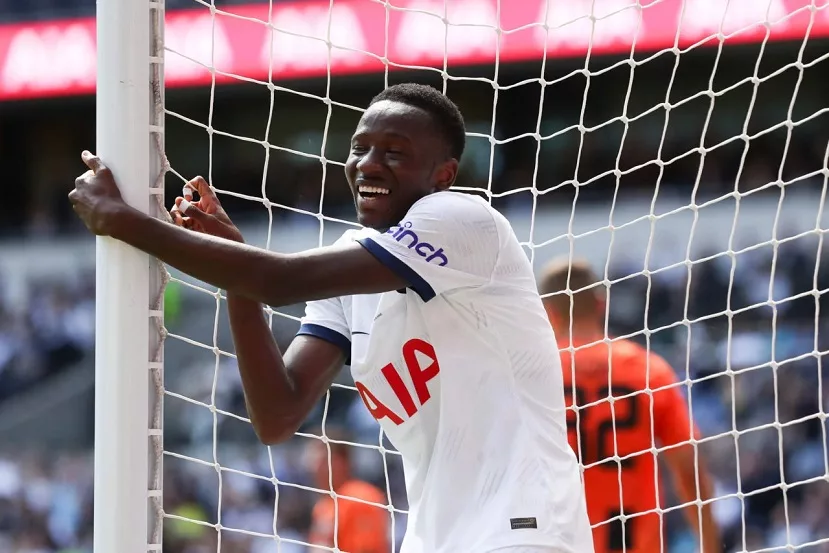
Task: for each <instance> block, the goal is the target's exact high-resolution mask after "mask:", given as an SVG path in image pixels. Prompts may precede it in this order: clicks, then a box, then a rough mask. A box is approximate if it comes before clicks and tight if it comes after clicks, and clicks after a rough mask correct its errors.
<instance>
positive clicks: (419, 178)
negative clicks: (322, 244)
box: [345, 83, 466, 229]
mask: <svg viewBox="0 0 829 553" xmlns="http://www.w3.org/2000/svg"><path fill="white" fill-rule="evenodd" d="M465 145H466V130H465V127H464V122H463V116H462V115H461V112H460V110H458V107H457V106H456V105H455V104H454V103H453V102H452V101H451V100H449V98H447V97H446V96H445V95H443V94H441V93H440V92H439V91H438V90H436V89H435V88H432V87H431V86H426V85H419V84H411V83H407V84H399V85H395V86H391V87H389V88H387V89H385V90H384V91H383V92H381V93H380V94H378V95H377V96H375V97H374V99H372V101H371V103H370V104H369V107H368V109H367V110H366V111H365V113H364V114H363V116H362V117H361V118H360V122H359V123H358V125H357V129H356V130H355V131H354V136H353V137H352V139H351V153H350V154H349V156H348V160H347V161H346V164H345V176H346V178H347V179H348V184H349V186H350V187H351V192H352V194H354V203H355V206H356V207H357V218H358V220H359V221H360V224H362V225H365V226H367V227H372V228H376V229H384V228H388V227H391V226H394V225H395V224H397V223H399V222H400V221H401V219H403V216H404V215H406V212H407V211H408V210H409V208H410V207H411V206H412V204H414V203H415V202H416V201H417V200H419V199H420V198H422V197H424V196H426V195H428V194H431V193H432V192H438V191H441V190H446V189H447V188H449V187H450V186H452V184H453V183H454V182H455V178H456V177H457V174H458V162H459V161H460V158H461V155H462V154H463V150H464V146H465Z"/></svg>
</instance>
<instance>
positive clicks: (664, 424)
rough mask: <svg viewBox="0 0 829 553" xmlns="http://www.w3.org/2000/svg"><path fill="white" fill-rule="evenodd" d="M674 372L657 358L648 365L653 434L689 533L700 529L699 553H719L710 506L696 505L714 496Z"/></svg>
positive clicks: (719, 546)
mask: <svg viewBox="0 0 829 553" xmlns="http://www.w3.org/2000/svg"><path fill="white" fill-rule="evenodd" d="M676 384H677V380H676V377H675V375H674V372H673V369H671V367H670V366H669V365H668V364H667V362H665V361H664V360H661V359H660V358H658V357H656V356H654V357H652V361H651V383H650V388H651V389H654V390H656V391H654V393H653V403H654V405H653V407H654V433H655V434H656V437H657V438H658V439H659V441H660V445H661V446H662V447H668V449H666V450H665V451H663V452H662V454H661V455H662V457H663V458H664V459H665V461H666V462H667V464H668V469H669V470H670V472H671V476H672V477H673V481H674V488H675V490H676V493H677V496H678V498H679V500H680V501H681V502H682V503H683V504H686V505H689V506H687V507H686V508H684V509H683V512H684V514H685V516H686V518H687V520H688V523H689V526H690V529H691V531H692V532H693V533H694V534H696V535H697V536H698V538H699V537H700V536H699V535H698V533H699V531H700V529H701V530H702V536H701V539H700V543H699V545H700V551H701V553H719V552H720V551H721V550H722V540H721V538H720V531H719V528H718V526H717V522H716V520H715V518H714V514H713V509H712V505H711V503H707V504H705V505H703V506H702V508H699V507H697V505H696V504H697V502H698V501H703V502H705V501H708V500H710V499H711V498H712V497H713V496H714V487H713V482H712V479H711V477H710V476H709V474H708V471H707V470H706V467H705V463H704V461H703V458H702V456H701V455H700V454H699V452H695V448H694V446H693V445H692V444H691V443H690V440H691V439H693V438H694V437H695V435H696V432H695V430H694V426H693V421H692V420H691V417H690V414H689V413H688V408H687V400H686V399H685V398H684V397H683V395H682V394H681V393H680V391H679V387H678V386H677V385H676Z"/></svg>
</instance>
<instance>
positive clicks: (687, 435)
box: [650, 355, 696, 446]
mask: <svg viewBox="0 0 829 553" xmlns="http://www.w3.org/2000/svg"><path fill="white" fill-rule="evenodd" d="M650 388H651V389H652V390H653V416H654V421H653V422H654V434H655V437H656V439H657V440H659V442H660V445H661V446H674V445H679V444H682V443H686V442H688V441H690V440H691V439H693V438H694V437H696V429H695V428H693V426H692V424H693V422H692V421H691V417H690V414H689V413H688V401H687V400H686V399H685V396H683V395H682V392H681V391H680V386H679V385H678V381H677V378H676V375H675V374H674V370H673V369H672V368H671V366H670V365H669V364H668V362H667V361H665V360H664V359H662V358H661V357H658V356H655V355H652V356H651V378H650Z"/></svg>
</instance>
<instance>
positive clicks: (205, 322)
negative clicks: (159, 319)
mask: <svg viewBox="0 0 829 553" xmlns="http://www.w3.org/2000/svg"><path fill="white" fill-rule="evenodd" d="M549 4H550V5H549V6H547V1H546V0H521V1H518V0H510V1H506V0H501V1H500V2H498V3H496V1H495V0H447V1H446V5H445V6H444V2H443V0H440V1H429V0H423V1H414V0H394V1H392V2H390V3H389V4H388V5H384V4H383V3H382V2H374V1H369V0H333V1H332V2H328V1H323V2H321V1H307V2H306V1H304V0H291V1H285V2H282V1H276V0H275V1H274V2H272V4H268V3H255V0H244V1H242V0H233V1H224V2H218V1H217V2H216V3H215V13H214V12H213V11H212V10H211V6H210V3H209V2H208V3H207V4H205V3H204V2H196V1H195V0H166V6H167V10H168V12H167V30H166V45H167V47H168V52H167V54H166V56H167V57H166V64H167V72H166V80H167V87H168V88H167V94H166V108H167V110H168V113H167V115H166V150H167V156H168V158H169V160H170V163H171V165H172V167H173V169H174V170H175V171H176V172H177V173H178V174H180V175H183V176H185V177H188V178H189V177H192V176H195V175H197V174H201V175H204V176H205V177H208V178H209V179H210V181H211V183H212V184H213V185H214V186H215V187H216V188H217V189H219V190H220V191H222V192H223V194H222V196H221V197H222V200H223V202H224V203H225V206H226V208H227V210H228V211H229V213H230V215H231V216H232V217H233V218H234V220H235V221H236V222H237V223H238V224H239V226H240V227H241V228H242V230H243V232H244V233H245V236H246V238H247V240H248V242H250V243H252V244H255V245H259V246H268V247H270V248H271V249H274V250H279V251H297V250H300V249H304V248H308V247H313V246H316V245H317V244H319V243H324V244H328V243H331V242H333V240H334V239H336V238H337V237H338V236H339V234H341V233H342V232H343V230H345V229H346V228H348V226H349V222H353V221H354V220H355V216H354V212H353V205H352V203H351V199H350V195H349V192H348V190H347V188H346V186H345V180H344V177H343V175H342V167H341V165H342V162H343V161H344V160H345V158H346V155H347V151H348V138H349V134H350V132H351V130H352V129H353V128H354V125H355V124H356V122H357V120H358V119H359V116H360V111H359V109H361V108H364V107H365V106H366V105H367V104H368V101H369V100H370V98H371V97H372V96H373V95H374V94H376V93H377V92H379V91H380V90H382V88H383V87H384V86H385V85H386V84H393V83H397V82H402V81H409V80H414V81H418V82H424V83H429V84H433V85H434V86H436V87H438V88H440V89H441V90H444V87H445V91H446V92H447V94H448V95H449V96H450V97H451V98H452V99H453V100H454V101H455V102H457V103H458V105H459V106H460V107H461V109H462V111H463V113H464V115H465V117H466V120H467V127H468V131H469V139H468V150H467V153H466V154H465V159H464V160H463V164H462V168H463V174H462V177H461V179H460V182H459V183H458V185H459V186H463V187H470V188H475V189H477V193H480V194H483V195H484V197H487V198H490V199H491V201H492V203H493V205H494V206H496V207H497V208H498V209H499V210H501V211H502V212H503V213H505V214H506V215H507V217H508V218H509V219H510V221H511V222H512V223H513V225H514V228H515V230H516V233H517V235H518V237H519V239H520V240H521V241H522V243H524V244H525V245H526V251H527V254H528V255H530V256H532V258H533V261H534V264H535V266H536V268H537V269H540V268H541V266H542V265H543V264H544V263H545V262H546V261H547V260H549V259H550V258H552V257H553V256H555V255H559V254H562V253H568V252H570V251H572V252H573V253H574V255H576V256H580V257H585V258H587V259H588V260H590V261H591V262H592V263H593V264H594V266H595V268H596V270H597V272H598V273H599V274H600V275H602V277H603V278H607V279H608V281H609V282H610V283H611V286H610V320H609V326H610V329H611V331H612V334H614V335H617V336H621V335H625V336H631V337H632V338H633V339H635V340H637V341H639V342H641V343H643V344H648V345H649V347H650V348H652V349H653V350H654V351H656V352H658V353H660V354H661V355H663V356H664V357H665V358H666V359H668V360H669V361H670V362H671V363H672V364H673V366H674V368H675V369H676V371H677V373H678V376H679V378H680V379H688V382H690V385H689V386H688V387H687V388H686V389H685V391H686V393H688V394H689V395H690V398H691V405H692V408H693V415H694V417H695V419H696V420H697V422H698V424H699V426H700V428H701V431H702V433H703V435H704V436H706V437H710V438H711V439H710V440H707V441H706V442H705V444H704V445H703V446H702V447H701V449H702V451H703V452H704V454H705V455H707V456H708V457H709V458H710V462H709V467H710V469H711V470H712V472H713V474H714V477H715V480H716V486H717V495H718V496H720V497H722V499H720V500H719V501H717V502H716V503H715V509H716V516H717V519H718V521H719V523H720V525H721V527H722V528H723V534H724V538H725V540H726V551H741V550H758V549H764V548H779V547H785V546H786V545H790V546H795V547H797V546H800V545H802V544H809V543H812V542H819V543H816V544H813V545H811V546H809V547H806V548H805V550H808V551H815V552H818V551H821V552H827V551H829V542H827V541H826V540H827V539H829V467H828V466H827V455H828V454H829V452H828V451H827V435H826V434H827V423H826V412H827V403H828V402H829V386H827V384H829V381H827V379H826V377H827V370H826V369H825V368H824V366H823V364H822V361H823V356H824V353H825V352H826V350H827V347H829V334H827V332H826V330H827V323H829V318H827V315H828V314H829V304H827V299H826V298H827V296H825V295H824V294H825V292H826V291H827V289H829V265H827V263H828V262H829V257H827V255H829V254H827V252H826V247H825V245H824V243H823V242H824V240H823V238H824V233H825V229H827V216H826V215H824V213H823V207H824V203H825V202H824V194H825V193H826V186H827V175H829V173H828V172H827V161H826V159H827V140H828V139H829V116H827V110H829V80H827V78H826V75H827V73H829V62H827V58H829V39H827V37H829V7H827V2H826V0H812V1H811V2H810V1H809V0H776V1H771V2H770V1H769V0H744V1H737V0H731V1H730V2H728V1H726V0H707V1H704V0H685V1H684V2H683V1H681V0H661V1H660V0H654V1H652V2H645V1H640V2H634V1H633V0H595V6H594V8H593V10H594V11H593V14H594V16H595V17H594V19H591V18H589V17H587V15H588V14H590V13H591V5H593V1H592V0H568V1H567V2H558V1H556V0H549ZM399 8H408V9H407V10H401V9H399ZM409 9H416V10H422V11H409ZM427 12H428V13H427ZM269 14H271V15H270V19H271V22H272V27H269V26H268V25H267V24H266V21H267V20H268V17H269ZM435 14H437V15H435ZM94 15H95V6H94V4H93V3H92V2H91V1H87V0H83V1H75V0H0V159H1V160H2V167H3V172H2V175H3V182H2V185H0V187H2V188H1V189H2V192H3V202H2V203H0V551H3V552H6V551H8V552H11V553H56V552H60V553H70V552H71V553H88V552H91V551H92V545H91V544H92V532H93V528H92V492H93V489H92V475H93V464H92V447H93V439H92V438H93V428H94V425H93V422H94V421H93V419H94V417H93V413H94V405H93V390H94V379H93V364H94V345H95V343H94V342H95V340H94V338H95V336H94V331H95V328H94V325H95V316H94V313H95V265H94V240H93V239H92V238H91V237H90V236H88V235H87V234H86V233H85V232H84V231H83V228H82V227H81V225H80V223H79V222H78V221H77V220H76V219H75V217H74V215H73V213H72V211H71V209H70V208H69V205H68V202H67V200H66V194H67V192H68V190H69V189H70V187H71V185H72V182H73V180H74V178H75V176H76V175H78V174H79V173H81V172H82V171H83V170H84V169H85V168H84V167H83V165H82V163H81V162H80V158H79V154H80V151H81V150H82V149H84V148H89V149H94V148H95V97H94V89H95V79H96V69H95V50H96V46H95V20H94ZM444 17H445V19H446V21H448V24H449V25H448V27H447V26H446V24H445V23H444V22H443V20H442V18H444ZM329 20H330V31H329ZM545 21H546V25H547V26H546V28H545V26H543V25H542V24H543V23H545ZM764 22H766V24H763V23H764ZM459 25H460V26H459ZM470 25H473V26H470ZM272 29H276V30H275V31H272ZM447 29H448V31H447ZM329 32H330V39H331V42H332V43H333V45H334V47H333V48H332V49H331V50H330V52H329V49H328V47H327V46H326V44H325V42H324V40H321V39H324V38H325V37H326V34H327V33H329ZM306 37H316V38H306ZM496 46H497V48H496ZM444 52H445V53H446V56H445V58H444ZM209 68H214V69H215V70H214V71H212V72H211V70H210V69H209ZM329 68H330V74H329ZM428 68H432V69H428ZM435 68H436V69H435ZM269 73H270V74H271V75H272V81H271V83H272V84H271V85H269V84H268V79H269ZM328 100H330V101H328ZM180 189H181V181H180V180H179V179H178V177H176V176H174V175H172V174H171V175H169V176H168V179H167V192H168V193H167V198H166V200H167V203H168V205H170V203H171V202H172V199H173V197H174V196H175V194H176V193H177V192H178V191H179V190H180ZM173 276H175V277H176V278H177V279H181V280H180V281H179V280H174V281H172V282H171V283H170V284H169V285H168V287H167V291H166V295H165V321H166V326H167V328H168V330H169V333H170V336H169V338H168V339H167V342H166V379H167V380H166V383H165V387H166V390H167V391H168V392H170V395H168V397H167V398H166V400H165V421H164V427H165V428H164V433H165V434H164V445H165V450H166V451H167V455H165V459H164V464H165V478H164V508H165V511H166V512H167V513H170V514H174V515H178V516H180V517H182V519H189V520H191V521H202V522H204V523H207V524H197V523H195V522H187V521H186V520H182V519H175V520H168V521H167V522H166V523H165V532H164V553H202V552H208V551H209V552H216V551H217V543H218V540H219V538H220V537H221V547H220V553H265V552H275V551H277V549H276V544H277V541H276V540H274V539H273V538H268V537H266V536H267V535H271V534H273V525H274V517H276V527H277V531H278V532H277V533H278V535H279V536H280V538H287V539H288V540H289V541H283V542H281V543H280V544H279V545H280V547H281V549H279V551H281V552H282V553H299V552H304V551H306V548H305V546H304V545H300V544H299V543H295V542H294V541H291V540H296V542H303V541H305V540H306V538H307V534H308V531H309V525H310V522H311V515H310V513H311V509H312V507H313V505H314V503H315V502H316V501H317V500H318V499H319V498H320V497H321V495H320V493H319V492H318V491H313V490H312V489H309V488H313V487H314V486H315V484H314V482H313V475H312V474H311V471H310V469H309V464H308V456H307V445H308V442H309V439H308V438H301V437H297V438H295V439H293V440H292V441H291V442H289V443H287V444H285V445H283V446H279V447H275V448H271V450H270V452H269V451H268V449H267V448H265V447H263V446H261V445H259V444H258V443H257V442H256V439H255V436H254V434H253V432H252V429H251V427H250V425H249V424H248V423H246V422H244V421H243V420H240V419H239V418H236V417H233V416H231V415H229V414H223V413H224V412H226V413H230V414H235V415H238V416H240V417H244V416H245V407H244V401H243V396H242V390H241V384H240V381H239V378H238V373H237V371H236V367H235V364H234V360H233V358H232V357H230V356H228V355H227V353H230V352H232V351H233V346H232V342H231V340H230V334H229V329H228V326H227V320H226V310H225V308H224V307H225V306H224V304H223V303H222V304H221V305H220V306H219V308H218V316H216V315H217V303H216V299H215V297H214V296H213V295H212V292H213V290H207V289H201V288H205V287H204V286H203V285H202V284H200V283H197V282H195V281H192V280H190V279H188V278H186V277H183V276H182V275H180V274H177V273H173ZM284 313H285V314H286V315H287V316H280V315H278V314H277V315H275V316H274V318H273V329H274V332H275V335H276V336H277V338H278V341H279V343H280V345H281V346H283V347H284V346H286V345H287V344H288V343H289V342H290V340H291V337H292V336H293V333H294V332H295V331H296V329H297V328H298V323H297V320H296V317H297V316H299V315H301V313H302V306H294V307H292V308H291V309H288V310H285V312H284ZM214 347H215V348H216V349H214ZM217 350H218V351H219V352H220V353H219V354H218V355H217V354H216V353H215V352H216V351H217ZM112 370H118V367H112ZM338 383H339V384H340V385H341V387H337V388H334V389H333V390H332V392H331V394H330V396H329V397H327V398H326V400H325V401H324V402H322V403H321V404H320V405H319V407H318V408H317V409H316V410H315V411H314V413H313V415H312V417H311V418H310V419H309V420H308V421H307V425H306V426H305V427H304V429H305V430H308V431H311V430H313V429H315V428H317V427H318V426H319V424H320V423H321V421H322V418H323V415H324V416H325V419H326V423H327V424H331V425H345V426H347V427H348V428H349V429H350V430H351V432H352V433H353V435H354V439H355V440H356V441H359V442H360V443H362V444H367V445H372V444H373V445H375V446H377V445H378V444H379V441H378V440H379V439H380V438H379V436H380V432H379V427H378V425H377V423H376V422H375V421H374V420H373V419H372V418H371V417H370V416H369V415H368V412H367V411H366V410H365V408H364V406H363V405H362V403H361V402H360V401H359V399H358V396H357V394H356V393H355V392H354V391H353V390H352V389H351V388H350V385H351V384H352V382H351V379H350V376H349V374H348V371H347V369H346V370H344V371H343V373H342V374H341V375H340V377H339V379H338ZM214 387H215V390H214ZM187 399H189V400H192V401H187ZM206 405H213V406H215V407H216V408H218V409H219V410H220V411H221V412H220V413H219V415H218V416H217V417H216V418H215V419H214V417H213V415H212V413H211V412H210V410H209V409H208V408H207V407H206ZM386 446H387V447H388V444H387V443H386ZM214 455H215V457H214ZM384 457H385V459H384ZM197 460H202V461H204V462H203V463H199V462H197ZM352 461H353V470H354V474H355V475H356V477H357V478H360V479H363V480H365V481H368V482H370V483H373V484H375V485H377V486H378V487H379V488H380V489H381V490H383V491H385V493H386V495H387V499H388V500H389V501H390V502H391V504H392V505H393V507H394V508H395V510H396V511H397V512H396V514H395V515H394V516H395V535H394V541H395V542H397V544H398V545H399V542H400V540H401V539H402V535H403V529H404V528H405V514H404V513H402V512H399V511H405V508H406V499H405V490H404V487H403V482H402V474H401V466H400V463H399V458H398V457H397V456H396V455H395V454H393V453H387V454H385V455H383V454H382V453H380V451H379V450H378V449H375V448H356V447H355V448H354V455H353V458H352ZM214 462H215V463H218V465H219V466H221V467H222V468H223V469H230V470H223V471H219V472H217V470H216V469H215V468H214V466H213V463H214ZM256 475H258V476H260V477H264V478H255V476H256ZM272 475H275V476H276V477H277V478H278V479H279V481H280V484H279V485H278V487H277V489H278V492H279V494H278V495H279V500H278V502H275V496H276V491H277V490H276V489H275V486H274V484H272V482H271V481H270V480H268V479H269V478H270V477H271V476H272ZM139 476H140V475H139ZM220 479H221V483H222V486H221V493H220V491H219V489H220V488H219V480H220ZM671 501H673V499H671V496H670V495H669V496H668V500H667V503H666V504H667V505H671ZM275 505H277V506H276V507H275ZM274 510H276V511H277V512H276V513H274ZM219 517H221V524H222V526H223V527H225V528H226V529H225V530H222V531H221V536H219V532H217V531H216V530H215V529H214V528H213V527H211V526H210V525H211V524H214V523H216V522H218V520H219ZM666 521H667V528H668V532H667V540H666V541H667V545H668V547H669V549H670V551H671V552H676V553H684V552H689V553H691V552H693V551H695V547H696V546H695V539H694V535H693V533H692V532H690V531H689V529H688V528H687V527H686V526H685V523H684V519H683V518H682V517H681V515H680V514H679V513H678V512H675V511H672V512H669V513H668V514H666ZM228 528H229V529H230V530H228ZM821 540H822V541H821Z"/></svg>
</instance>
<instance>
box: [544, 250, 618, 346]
mask: <svg viewBox="0 0 829 553" xmlns="http://www.w3.org/2000/svg"><path fill="white" fill-rule="evenodd" d="M598 282H599V279H598V278H596V275H595V273H594V272H593V270H592V269H591V268H590V264H589V263H588V262H587V261H585V260H583V259H574V260H573V261H572V262H570V260H569V258H568V257H567V256H565V257H563V258H559V259H555V260H553V261H552V262H550V264H549V265H547V266H546V267H545V268H544V270H543V272H542V274H541V277H540V278H539V280H538V292H539V294H541V297H542V301H543V302H544V309H545V310H546V311H547V316H548V317H549V319H550V323H551V324H552V325H553V329H554V330H555V331H556V334H558V335H568V334H569V333H570V328H571V322H572V328H573V330H574V331H582V330H586V331H590V330H595V329H601V327H602V326H603V324H602V321H603V320H604V312H605V297H604V293H603V291H604V287H602V286H601V285H600V284H597V283H598ZM568 291H569V292H568Z"/></svg>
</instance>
